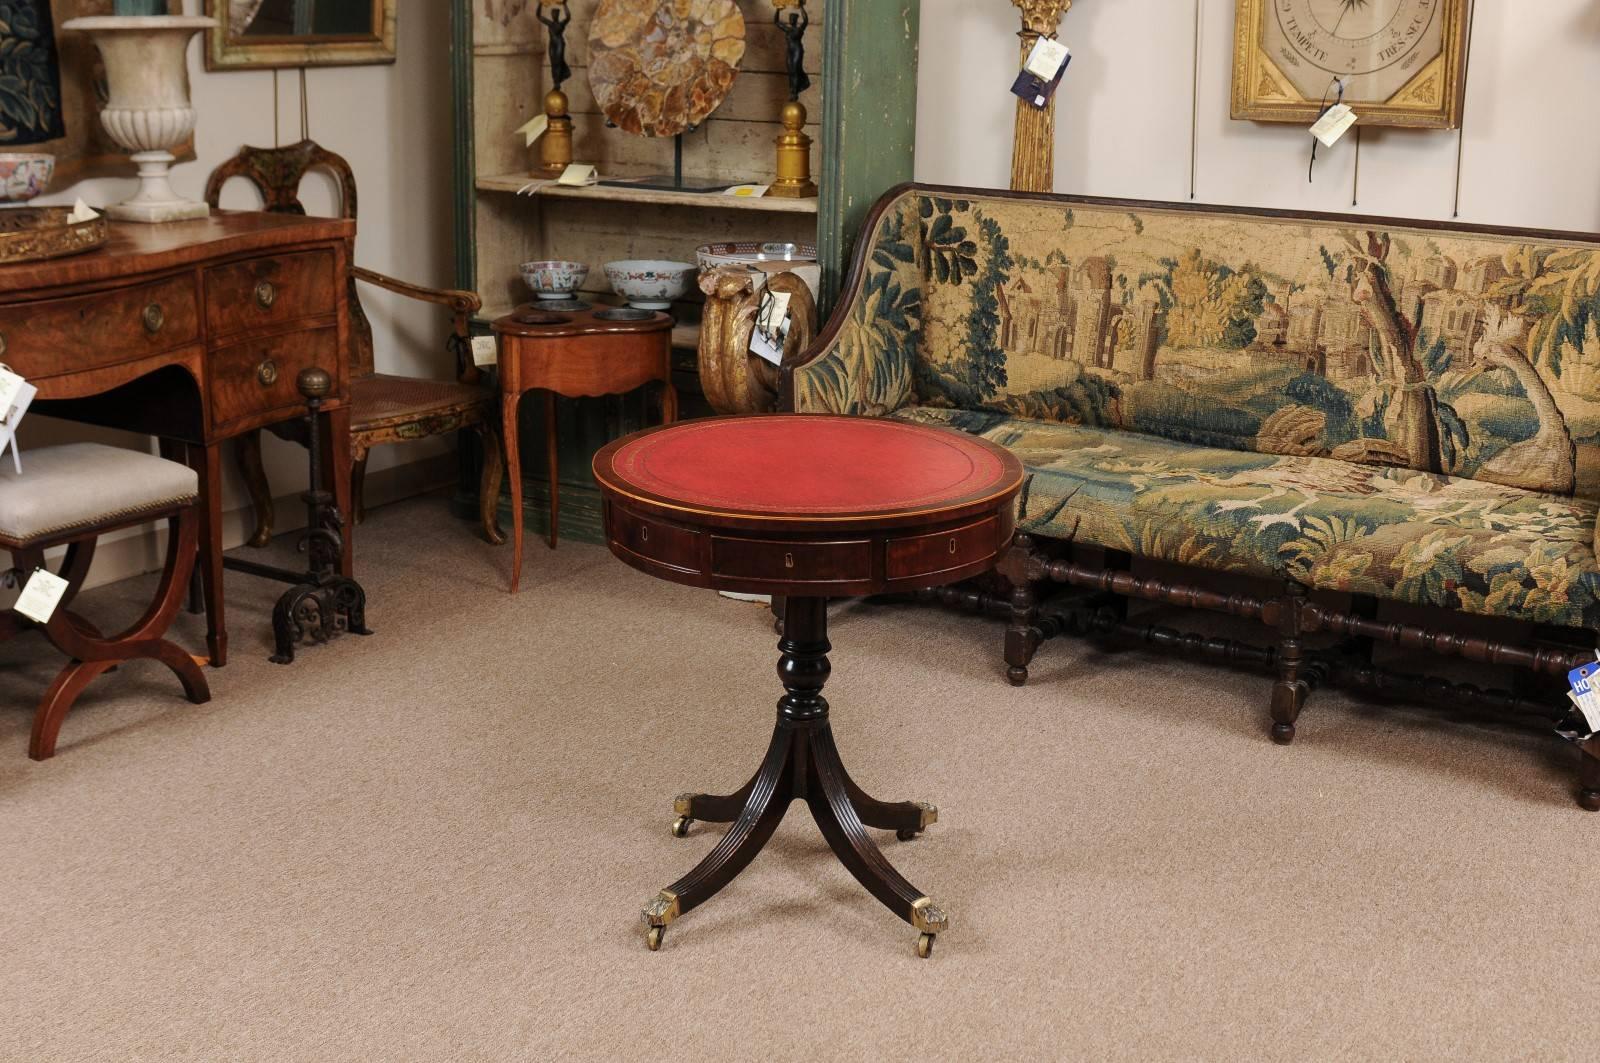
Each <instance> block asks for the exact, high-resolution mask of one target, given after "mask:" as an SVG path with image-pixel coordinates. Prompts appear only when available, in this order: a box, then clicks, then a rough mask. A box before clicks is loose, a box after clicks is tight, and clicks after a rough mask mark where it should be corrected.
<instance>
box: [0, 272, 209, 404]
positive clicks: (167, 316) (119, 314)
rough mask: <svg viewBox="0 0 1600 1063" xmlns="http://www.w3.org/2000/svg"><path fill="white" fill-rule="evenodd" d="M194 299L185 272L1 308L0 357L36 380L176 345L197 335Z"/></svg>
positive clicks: (111, 362) (191, 285) (196, 301)
mask: <svg viewBox="0 0 1600 1063" xmlns="http://www.w3.org/2000/svg"><path fill="white" fill-rule="evenodd" d="M197 303H198V300H197V299H196V298H195V290H194V279H193V277H192V275H191V276H185V277H172V278H169V279H167V280H161V281H151V282H150V283H148V284H140V285H135V286H134V287H131V288H123V289H120V290H117V291H110V292H95V293H94V294H92V295H79V296H73V297H70V298H66V299H51V300H45V301H41V302H32V303H12V304H11V305H9V306H0V362H5V363H6V364H7V365H9V366H11V368H13V369H14V370H16V371H17V372H19V373H21V374H22V375H23V376H25V377H30V378H43V377H48V376H56V375H59V374H62V373H70V372H74V371H77V370H80V369H93V368H99V367H101V366H106V365H113V364H116V363H117V362H123V361H132V360H133V359H135V358H142V357H143V356H145V355H147V354H157V353H159V352H161V351H167V350H171V349H172V348H174V347H182V346H185V345H186V344H191V343H194V342H196V341H197V340H198V339H199V337H200V316H199V309H198V306H197Z"/></svg>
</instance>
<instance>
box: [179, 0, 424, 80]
mask: <svg viewBox="0 0 1600 1063" xmlns="http://www.w3.org/2000/svg"><path fill="white" fill-rule="evenodd" d="M396 2H397V0H206V14H208V15H210V16H211V17H212V18H214V19H216V20H217V28H216V29H213V30H209V31H207V36H208V38H209V42H208V43H209V46H208V47H207V49H206V69H207V70H243V69H263V68H269V67H299V66H353V65H356V64H359V63H392V62H394V57H395V51H394V42H395V22H394V20H395V4H396Z"/></svg>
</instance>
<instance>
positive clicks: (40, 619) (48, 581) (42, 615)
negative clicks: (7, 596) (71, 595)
mask: <svg viewBox="0 0 1600 1063" xmlns="http://www.w3.org/2000/svg"><path fill="white" fill-rule="evenodd" d="M66 593H67V581H66V580H64V579H62V578H61V577H60V576H58V575H56V574H55V573H54V572H46V571H45V570H44V569H42V568H38V569H34V571H33V575H32V576H30V577H29V578H28V585H27V586H25V587H23V588H22V594H21V596H20V597H18V598H17V603H16V604H15V605H13V606H12V607H11V608H13V609H15V610H16V611H17V612H19V613H21V614H22V615H23V616H25V617H27V618H28V619H29V620H32V621H34V622H35V623H39V624H48V623H49V622H50V618H51V617H52V616H54V615H55V611H56V606H58V605H60V604H61V598H62V596H63V595H65V594H66Z"/></svg>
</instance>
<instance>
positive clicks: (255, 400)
mask: <svg viewBox="0 0 1600 1063" xmlns="http://www.w3.org/2000/svg"><path fill="white" fill-rule="evenodd" d="M312 366H317V367H319V368H322V369H324V370H326V371H327V373H328V375H329V376H330V377H332V378H333V379H334V380H335V381H337V380H338V379H339V372H338V369H339V330H338V329H336V328H321V329H313V330H311V331H309V332H291V333H289V334H287V335H280V336H273V337H271V338H270V339H264V340H249V341H246V342H244V343H238V344H235V345H233V346H232V347H223V348H220V349H218V350H215V351H213V352H212V353H211V363H210V367H209V368H210V373H211V425H212V428H213V429H214V430H224V429H227V428H228V427H230V426H232V425H235V424H238V423H239V422H242V421H247V420H250V419H252V418H255V417H258V416H260V415H262V414H266V413H270V412H277V411H282V412H283V413H284V415H285V416H287V415H288V414H289V413H291V412H293V411H294V410H298V409H304V408H305V401H306V400H305V397H304V396H302V395H301V394H300V389H299V387H298V386H297V385H296V383H295V378H296V377H298V376H299V375H300V371H301V370H302V369H310V368H311V367H312Z"/></svg>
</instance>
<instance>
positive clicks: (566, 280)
mask: <svg viewBox="0 0 1600 1063" xmlns="http://www.w3.org/2000/svg"><path fill="white" fill-rule="evenodd" d="M588 276H589V267H588V266H586V265H584V264H583V263H582V262H567V261H564V260H561V259H550V260H548V261H544V262H524V263H523V264H522V280H523V283H525V284H527V286H528V287H529V288H530V289H531V290H532V291H533V294H534V295H535V296H536V297H538V298H540V299H550V300H556V299H571V298H572V295H573V293H574V292H576V291H577V290H578V289H579V288H581V287H583V282H584V280H585V279H586V278H587V277H588Z"/></svg>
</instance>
